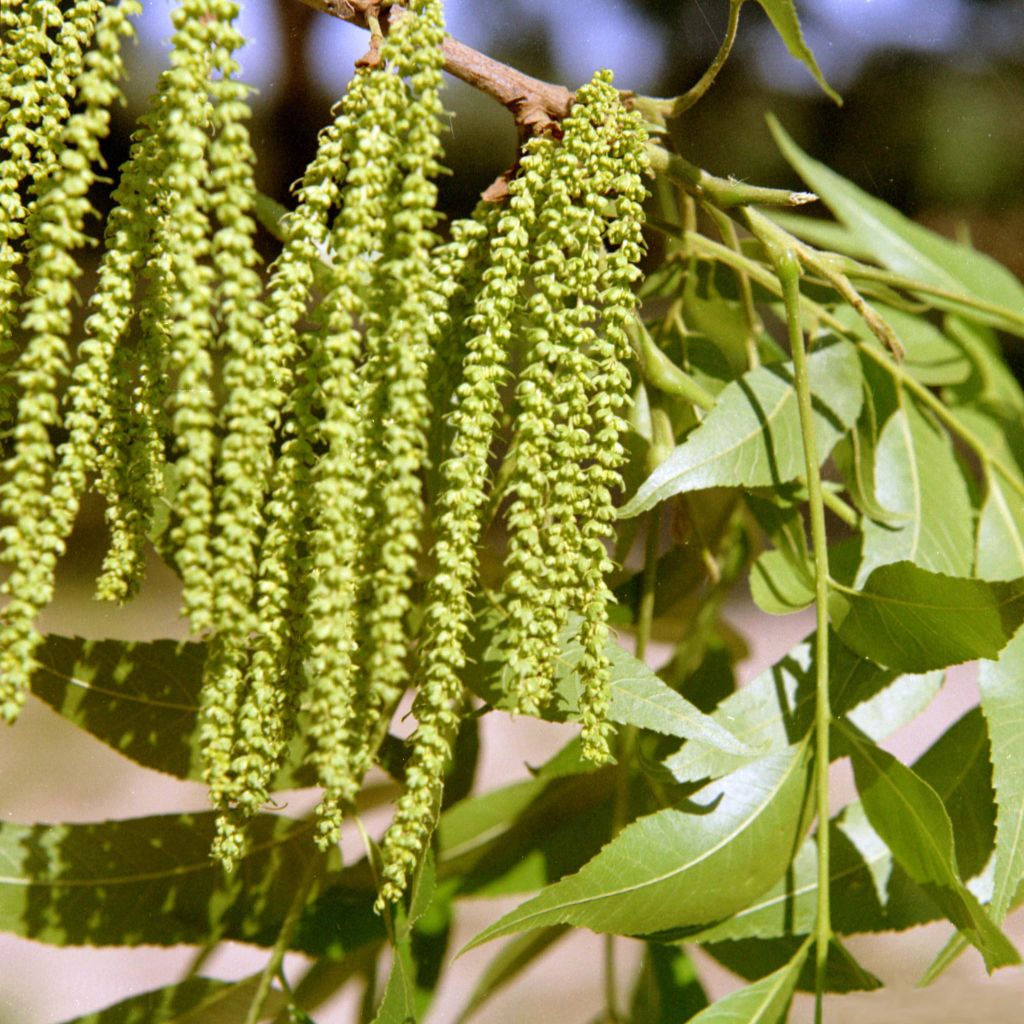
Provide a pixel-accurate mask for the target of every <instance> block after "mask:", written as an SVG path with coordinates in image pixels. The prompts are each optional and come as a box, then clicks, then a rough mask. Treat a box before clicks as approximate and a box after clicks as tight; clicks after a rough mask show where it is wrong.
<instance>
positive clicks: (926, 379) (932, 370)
mask: <svg viewBox="0 0 1024 1024" xmlns="http://www.w3.org/2000/svg"><path fill="white" fill-rule="evenodd" d="M873 305H874V308H875V311H876V312H877V313H879V314H880V315H881V316H882V317H883V319H884V320H885V321H886V323H887V324H888V325H889V326H890V327H891V328H892V329H893V330H894V331H895V332H896V337H898V338H899V339H900V341H901V342H902V344H903V349H904V357H903V369H904V370H906V371H907V373H909V374H910V375H911V376H912V377H914V378H915V379H916V380H919V381H920V382H921V383H922V384H929V385H933V386H940V385H945V384H962V383H963V382H964V381H966V380H967V379H968V377H970V375H971V372H972V363H971V359H970V358H969V356H968V354H967V353H966V352H965V351H964V347H963V345H962V344H961V343H959V341H957V340H956V339H955V338H953V337H950V336H949V334H948V333H947V332H945V331H942V330H940V329H939V328H938V327H936V326H935V324H933V323H931V321H929V320H928V319H926V318H925V317H924V316H921V315H920V313H908V312H907V311H906V310H903V309H897V308H896V307H894V306H890V305H887V304H885V303H884V302H874V303H873ZM835 316H836V318H837V319H838V320H841V321H842V322H843V323H844V324H846V326H847V328H848V329H849V330H850V332H851V333H853V334H855V335H858V336H859V337H861V338H864V339H865V340H868V341H870V340H871V339H872V337H873V335H872V334H871V330H870V328H869V327H868V326H867V324H865V323H864V321H863V320H862V319H861V317H860V316H859V315H858V314H857V313H856V312H855V311H854V310H852V309H851V308H850V307H849V306H844V307H843V308H842V309H839V310H837V311H836V313H835Z"/></svg>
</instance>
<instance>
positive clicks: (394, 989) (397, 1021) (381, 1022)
mask: <svg viewBox="0 0 1024 1024" xmlns="http://www.w3.org/2000/svg"><path fill="white" fill-rule="evenodd" d="M392 951H393V954H394V955H393V959H392V962H391V973H390V974H389V975H388V982H387V985H385V986H384V998H383V999H382V1000H381V1004H380V1007H379V1008H378V1010H377V1015H376V1016H375V1017H374V1018H373V1024H416V1021H417V1020H419V1016H418V1015H417V1012H416V968H415V965H414V964H413V962H412V953H411V950H410V947H409V943H408V942H407V941H406V942H400V943H398V945H397V946H394V947H392Z"/></svg>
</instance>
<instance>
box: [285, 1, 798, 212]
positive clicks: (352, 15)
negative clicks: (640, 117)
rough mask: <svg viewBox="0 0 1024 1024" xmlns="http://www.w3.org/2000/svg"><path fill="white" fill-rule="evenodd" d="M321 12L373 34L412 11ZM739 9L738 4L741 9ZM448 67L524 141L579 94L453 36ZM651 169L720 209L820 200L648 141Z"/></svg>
mask: <svg viewBox="0 0 1024 1024" xmlns="http://www.w3.org/2000/svg"><path fill="white" fill-rule="evenodd" d="M301 2H302V3H304V4H305V5H306V6H307V7H312V8H313V9H314V10H316V11H320V12H321V13H323V14H330V15H331V16H332V17H335V18H340V19H341V20H342V21H347V22H350V23H351V24H353V25H358V26H359V27H360V28H364V29H370V30H372V29H373V28H374V26H375V24H379V26H380V29H381V31H382V32H384V33H387V31H388V29H389V27H390V26H391V25H394V24H396V23H397V22H398V20H399V19H401V18H404V17H406V15H407V14H408V13H409V12H408V10H407V9H406V8H405V7H403V6H402V5H401V4H399V3H393V2H390V0H301ZM737 8H738V5H737ZM442 52H443V54H444V69H445V71H447V72H448V73H449V74H452V75H454V76H455V77H456V78H458V79H460V80H461V81H463V82H465V83H466V84H467V85H471V86H472V87H473V88H474V89H477V90H479V91H480V92H482V93H484V94H485V95H487V96H490V97H492V98H493V99H495V100H497V101H498V102H499V103H500V104H502V106H504V107H506V108H508V110H510V111H511V112H512V116H513V117H514V118H515V122H516V127H517V128H518V129H519V135H520V139H521V140H524V139H526V138H528V137H529V136H530V135H533V134H537V133H540V132H557V131H558V130H559V125H560V124H561V121H562V119H563V118H564V117H565V116H566V115H567V114H568V113H569V110H570V109H571V107H572V104H573V101H574V100H575V98H576V97H575V93H573V92H571V91H570V90H569V89H566V88H565V87H564V86H561V85H555V84H553V83H551V82H545V81H543V80H542V79H540V78H534V77H533V76H532V75H527V74H524V73H523V72H522V71H518V70H516V69H515V68H513V67H509V65H508V64H502V63H501V61H497V60H495V59H494V58H493V57H488V56H487V55H486V54H483V53H480V52H479V51H478V50H474V49H473V48H472V47H470V46H467V45H466V44H465V43H460V42H459V41H458V40H457V39H453V38H452V37H451V36H445V40H444V45H443V51H442ZM375 61H376V55H375V50H374V47H373V46H372V44H371V49H370V52H369V53H368V54H367V56H366V57H364V58H363V60H362V61H360V63H375ZM669 102H670V101H666V100H651V99H648V98H645V97H637V98H636V105H637V107H638V108H639V109H640V110H641V111H643V112H644V113H645V114H650V115H651V117H652V118H653V119H654V120H656V121H658V122H659V123H663V117H664V115H665V112H666V107H665V105H666V104H667V103H669ZM649 148H650V153H651V166H652V168H653V169H654V171H655V172H657V173H661V174H665V175H667V176H668V177H669V178H671V179H672V180H673V181H676V182H677V183H678V184H680V185H682V186H683V188H685V189H686V190H687V191H688V192H690V193H691V194H693V195H695V196H697V197H698V198H700V199H705V200H707V201H709V202H712V203H714V204H715V205H716V206H719V207H721V208H722V209H729V208H731V207H736V206H744V205H747V204H750V203H759V204H765V205H769V206H801V205H803V204H804V203H808V202H813V201H814V200H815V199H817V196H815V195H814V194H813V193H811V192H790V191H789V190H787V189H776V188H761V187H758V186H753V185H747V184H745V183H743V182H738V181H733V180H732V179H726V178H716V177H715V176H713V175H711V174H708V173H707V172H706V171H703V170H701V169H700V168H699V167H694V166H693V165H692V164H690V163H687V162H686V161H685V160H683V159H682V157H680V156H678V155H677V154H675V153H671V152H669V151H668V150H666V149H665V148H664V147H663V146H659V145H658V144H657V143H654V142H651V143H649ZM515 171H516V168H515V167H514V166H513V167H512V168H510V169H509V170H508V171H506V172H505V173H504V174H503V175H501V177H499V178H498V180H497V181H495V182H494V184H493V185H491V186H490V187H489V188H488V189H487V191H486V192H484V195H483V198H484V199H490V200H499V199H502V198H504V196H505V194H506V192H507V187H508V182H509V181H511V180H512V177H513V176H514V174H515Z"/></svg>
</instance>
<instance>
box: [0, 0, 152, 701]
mask: <svg viewBox="0 0 1024 1024" xmlns="http://www.w3.org/2000/svg"><path fill="white" fill-rule="evenodd" d="M138 11H139V5H138V4H137V3H136V2H135V0H123V2H122V3H120V4H118V5H111V6H109V7H106V8H104V9H103V12H102V16H101V19H100V21H99V23H98V25H97V28H96V34H95V39H94V42H93V48H92V52H91V54H90V58H89V62H88V65H87V67H86V68H85V70H83V71H82V72H81V74H79V75H78V77H77V78H76V79H75V83H74V88H75V91H76V94H77V99H78V103H79V109H78V110H77V112H76V113H75V114H73V115H72V116H71V117H70V118H69V119H68V121H67V122H66V124H65V125H64V127H63V130H62V134H61V140H60V146H61V150H62V152H61V159H60V160H59V162H58V163H57V164H56V165H55V166H54V169H53V171H52V173H51V174H50V176H49V177H48V178H47V179H46V180H45V182H43V183H41V185H40V187H39V190H38V195H37V198H36V199H35V201H34V202H33V204H32V208H31V211H30V214H29V217H28V220H27V221H26V234H27V236H28V240H29V260H28V283H27V285H26V290H25V294H26V298H25V302H24V304H23V310H22V314H23V315H22V320H21V327H22V329H23V330H24V332H25V334H26V336H27V342H26V345H25V347H24V349H23V351H22V353H21V355H20V357H19V359H18V362H17V365H16V368H15V376H16V380H17V384H18V388H19V391H20V396H19V399H18V410H17V424H16V426H15V428H14V432H13V435H14V453H13V454H12V456H11V457H10V458H9V459H8V460H7V462H6V464H5V465H4V480H3V483H2V484H0V513H2V515H3V516H4V518H5V519H6V520H7V521H8V524H7V525H6V526H5V527H4V528H3V531H2V535H0V543H2V552H0V561H2V562H3V563H5V564H7V565H9V566H10V567H11V572H10V575H9V576H8V578H7V580H6V583H5V587H4V589H5V591H6V592H7V593H8V594H9V595H10V597H11V600H10V602H9V603H8V604H7V606H6V607H5V608H4V612H3V623H2V625H0V713H2V715H3V717H4V718H6V719H7V720H8V721H11V720H13V719H14V718H15V717H16V716H17V713H18V711H19V709H20V707H21V705H22V703H23V701H24V697H25V693H26V692H27V689H28V682H29V676H30V673H31V658H32V654H33V652H34V650H35V647H36V645H37V644H38V642H39V637H38V634H37V633H36V630H35V626H34V621H35V617H36V615H37V614H38V612H39V611H40V609H41V608H43V607H44V606H45V605H46V604H48V603H49V601H50V600H51V598H52V595H53V578H54V572H55V570H56V563H57V559H58V558H59V556H60V555H61V554H62V552H63V549H64V541H65V538H66V537H67V535H68V534H69V533H70V531H71V527H72V525H73V522H74V518H75V515H76V514H77V510H78V501H79V499H80V497H81V494H82V492H83V491H84V489H85V483H86V473H87V471H88V468H89V467H88V466H87V465H86V464H85V463H84V461H83V460H82V459H81V458H79V457H78V453H76V452H75V451H74V450H72V451H71V452H69V453H68V454H67V455H65V457H64V459H63V464H62V467H61V473H60V475H59V476H58V477H57V479H56V481H54V479H53V476H52V474H53V469H54V464H55V452H54V450H53V446H52V442H51V440H50V430H51V429H53V428H55V427H57V426H59V425H60V423H61V415H60V409H59V399H58V386H59V383H60V381H61V379H62V378H63V377H64V376H65V374H66V373H67V367H68V362H69V353H68V337H69V335H70V332H71V326H72V307H73V303H74V298H75V280H76V279H77V277H78V276H79V275H80V273H81V271H80V269H79V267H78V266H77V264H76V262H75V258H74V256H73V253H74V252H75V251H76V250H78V249H79V248H81V247H82V246H84V245H85V244H87V242H88V236H87V234H86V232H85V224H86V220H87V218H88V217H89V216H90V215H91V214H93V213H94V211H93V209H92V205H91V203H90V201H89V197H88V193H89V190H90V188H91V187H92V185H93V183H94V182H95V180H96V171H95V167H96V165H97V164H98V163H100V160H101V157H100V148H99V143H100V139H102V138H103V137H104V136H105V135H106V134H107V132H108V131H109V126H110V113H109V108H110V107H111V106H112V105H113V103H114V102H115V101H117V100H118V99H120V98H121V93H120V89H119V87H118V84H117V83H118V81H119V80H120V78H121V77H122V75H123V66H122V63H121V57H120V46H121V42H122V39H123V38H124V37H126V36H129V35H131V34H132V29H131V25H130V23H129V22H128V17H129V16H130V15H132V14H136V13H138ZM54 483H56V486H55V487H53V489H52V490H49V488H50V487H51V486H52V485H53V484H54Z"/></svg>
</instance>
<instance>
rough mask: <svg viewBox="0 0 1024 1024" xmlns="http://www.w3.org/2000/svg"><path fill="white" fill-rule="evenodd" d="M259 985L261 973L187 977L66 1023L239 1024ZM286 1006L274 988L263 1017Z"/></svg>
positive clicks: (282, 996)
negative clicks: (226, 977) (240, 976)
mask: <svg viewBox="0 0 1024 1024" xmlns="http://www.w3.org/2000/svg"><path fill="white" fill-rule="evenodd" d="M258 984H259V975H258V974H254V975H252V977H249V978H246V979H244V980H243V981H219V980H217V979H216V978H187V979H186V980H185V981H179V982H177V983H176V984H174V985H166V986H165V987H164V988H158V989H153V990H152V991H150V992H142V993H140V994H139V995H137V996H132V997H131V998H130V999H125V1000H122V1001H121V1002H119V1003H115V1004H114V1005H113V1006H108V1007H106V1008H105V1009H103V1010H97V1011H96V1012H95V1013H89V1014H86V1015H85V1016H84V1017H75V1019H74V1020H68V1021H65V1022H64V1024H238V1021H240V1020H243V1019H244V1018H245V1014H246V1013H247V1012H248V1009H249V1004H250V1003H251V1002H252V997H253V995H254V994H255V992H256V987H257V985H258ZM287 1005H288V1000H287V998H286V997H285V996H284V994H283V993H282V992H279V991H277V990H276V989H271V990H270V993H269V995H268V996H267V1001H266V1003H264V1010H265V1012H264V1015H263V1017H261V1020H262V1019H265V1018H266V1017H268V1016H270V1015H271V1014H277V1013H279V1012H281V1011H282V1010H284V1009H285V1008H286V1007H287Z"/></svg>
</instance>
